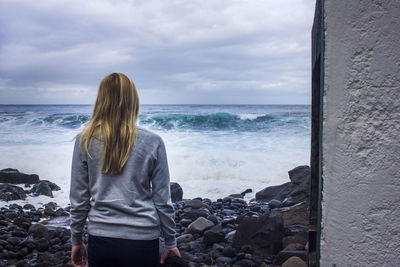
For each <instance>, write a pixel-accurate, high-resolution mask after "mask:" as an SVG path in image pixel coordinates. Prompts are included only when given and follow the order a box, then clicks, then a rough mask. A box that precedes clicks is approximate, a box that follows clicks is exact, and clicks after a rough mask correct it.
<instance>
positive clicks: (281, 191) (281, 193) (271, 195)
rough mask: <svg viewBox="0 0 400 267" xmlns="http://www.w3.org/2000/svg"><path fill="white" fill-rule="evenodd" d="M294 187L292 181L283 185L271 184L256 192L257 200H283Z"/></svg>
mask: <svg viewBox="0 0 400 267" xmlns="http://www.w3.org/2000/svg"><path fill="white" fill-rule="evenodd" d="M292 189H293V184H292V183H291V182H288V183H284V184H281V185H275V186H269V187H267V188H264V189H263V190H261V191H259V192H257V193H256V200H262V201H270V200H272V199H276V200H279V201H283V200H284V199H285V198H286V197H287V196H288V195H289V193H290V192H291V191H292Z"/></svg>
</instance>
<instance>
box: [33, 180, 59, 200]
mask: <svg viewBox="0 0 400 267" xmlns="http://www.w3.org/2000/svg"><path fill="white" fill-rule="evenodd" d="M60 189H61V188H60V187H59V186H58V185H56V184H55V183H52V182H50V181H47V180H43V181H40V182H38V183H37V184H35V185H34V186H33V187H32V189H31V190H30V193H32V194H33V195H35V196H38V195H45V196H48V197H53V192H52V191H58V190H60Z"/></svg>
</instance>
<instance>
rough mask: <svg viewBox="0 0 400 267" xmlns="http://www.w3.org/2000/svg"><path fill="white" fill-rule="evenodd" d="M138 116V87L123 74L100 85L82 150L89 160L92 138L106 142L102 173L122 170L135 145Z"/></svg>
mask: <svg viewBox="0 0 400 267" xmlns="http://www.w3.org/2000/svg"><path fill="white" fill-rule="evenodd" d="M138 114H139V97H138V93H137V90H136V87H135V84H134V83H133V82H132V80H131V79H129V78H128V77H127V76H126V75H124V74H122V73H112V74H110V75H107V76H106V77H104V78H103V80H102V81H101V83H100V86H99V91H98V94H97V99H96V102H95V105H94V109H93V115H92V117H91V119H90V121H89V122H88V124H87V126H86V127H85V129H83V131H82V135H81V139H80V142H79V147H80V149H81V151H82V152H83V147H84V148H85V150H86V153H87V154H88V156H89V157H90V158H92V157H91V155H90V154H89V150H88V146H89V141H90V138H92V137H95V138H97V139H99V140H101V141H103V142H104V146H103V154H102V155H103V163H102V167H101V172H102V173H108V172H111V174H117V173H120V172H121V171H122V168H123V167H124V165H125V163H126V161H127V160H128V157H129V154H130V152H131V150H132V147H133V145H134V142H135V139H136V134H137V129H136V122H137V119H138Z"/></svg>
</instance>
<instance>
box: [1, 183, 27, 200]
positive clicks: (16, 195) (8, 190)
mask: <svg viewBox="0 0 400 267" xmlns="http://www.w3.org/2000/svg"><path fill="white" fill-rule="evenodd" d="M25 198H26V194H25V191H24V189H22V188H21V187H19V186H15V185H9V184H0V200H4V201H10V200H25Z"/></svg>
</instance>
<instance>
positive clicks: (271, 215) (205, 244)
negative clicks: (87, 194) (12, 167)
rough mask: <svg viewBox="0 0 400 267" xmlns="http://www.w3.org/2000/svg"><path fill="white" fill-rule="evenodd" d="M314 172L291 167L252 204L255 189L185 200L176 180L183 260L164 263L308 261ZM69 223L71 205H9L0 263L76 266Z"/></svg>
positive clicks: (1, 214)
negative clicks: (249, 196)
mask: <svg viewBox="0 0 400 267" xmlns="http://www.w3.org/2000/svg"><path fill="white" fill-rule="evenodd" d="M0 174H1V171H0ZM309 176H310V174H309V167H308V166H299V167H297V168H295V169H293V170H291V171H289V178H290V182H288V183H284V184H282V185H277V186H270V187H266V188H264V189H263V190H261V191H259V192H257V193H256V197H255V199H252V200H251V201H246V200H244V199H243V198H244V196H245V195H246V194H248V193H250V192H251V189H247V190H245V191H244V192H242V193H235V192H233V194H231V195H229V196H223V197H221V198H219V199H217V200H215V201H212V200H210V199H208V198H201V197H197V198H193V199H182V195H183V190H182V188H181V187H180V185H179V184H177V183H171V198H172V200H173V205H174V208H175V222H176V232H177V243H178V248H179V250H180V252H181V255H182V258H181V259H179V258H173V257H172V258H168V260H167V262H166V264H164V265H162V266H193V267H194V266H204V264H206V266H264V267H266V266H282V264H288V263H285V262H295V263H296V264H297V265H296V266H307V265H306V263H307V261H308V252H307V246H308V240H307V239H308V196H309V191H307V190H308V189H309V182H310V177H309ZM0 178H1V176H0ZM40 182H42V181H40ZM49 183H50V184H49ZM49 183H42V184H46V186H42V187H43V188H45V189H43V191H40V192H45V193H47V194H50V193H51V191H52V190H51V188H50V185H51V182H49ZM4 185H7V184H6V183H2V184H0V189H1V186H3V187H4ZM8 185H10V186H11V187H13V186H15V185H11V184H8ZM34 187H36V188H37V187H38V186H37V184H34V185H33V186H32V187H30V188H27V189H26V190H25V191H24V192H25V193H26V192H34V191H35V190H33V188H34ZM49 188H50V192H49V190H48V189H49ZM54 188H55V189H57V188H56V187H53V189H54ZM0 192H1V190H0ZM19 192H20V193H21V191H19ZM40 192H39V193H40ZM29 194H33V193H29ZM0 196H1V197H2V198H4V196H5V195H4V194H3V193H0ZM7 196H8V197H11V196H10V194H8V195H7ZM7 196H6V197H7ZM39 197H40V195H39ZM46 198H47V197H46ZM0 201H2V202H3V201H4V200H0ZM2 204H3V203H2ZM6 205H8V207H5V206H6ZM68 226H69V207H68V206H67V207H59V206H58V205H57V203H55V202H49V203H46V204H43V205H42V206H41V207H35V206H34V205H32V204H29V203H27V204H24V205H23V206H21V205H18V204H15V203H12V204H11V203H10V204H5V205H4V206H3V207H1V208H0V259H2V260H0V267H1V266H10V265H12V264H14V265H15V266H72V265H71V263H70V250H71V241H70V231H69V229H68ZM84 236H87V234H86V235H84ZM160 246H162V243H160Z"/></svg>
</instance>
